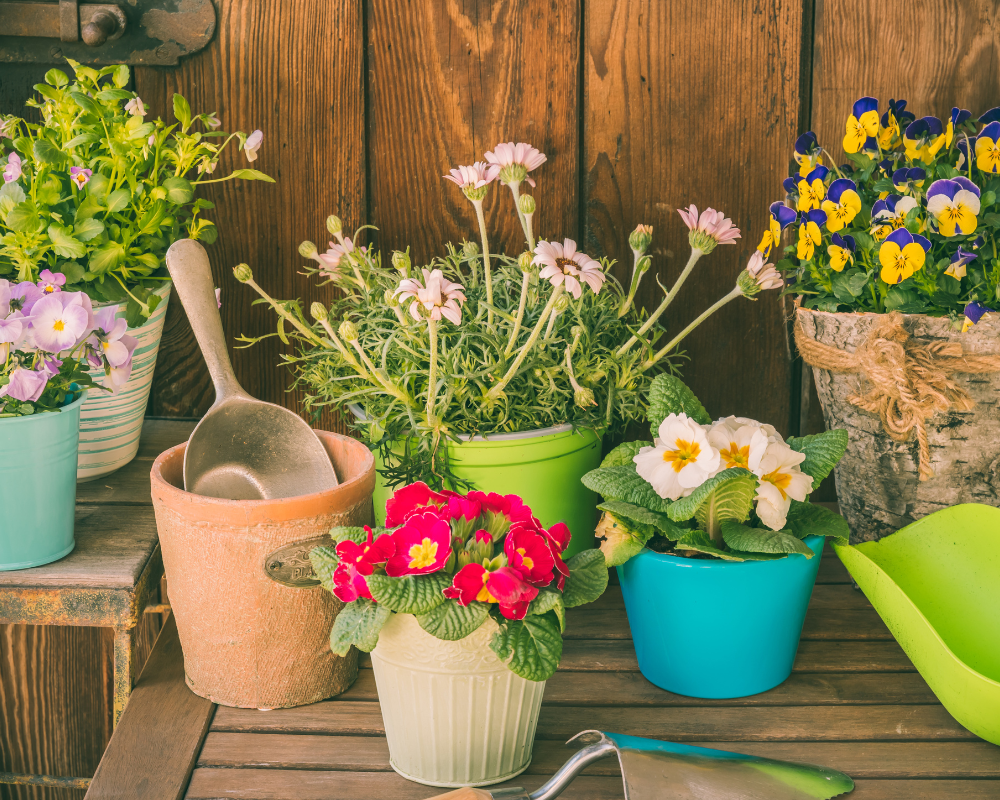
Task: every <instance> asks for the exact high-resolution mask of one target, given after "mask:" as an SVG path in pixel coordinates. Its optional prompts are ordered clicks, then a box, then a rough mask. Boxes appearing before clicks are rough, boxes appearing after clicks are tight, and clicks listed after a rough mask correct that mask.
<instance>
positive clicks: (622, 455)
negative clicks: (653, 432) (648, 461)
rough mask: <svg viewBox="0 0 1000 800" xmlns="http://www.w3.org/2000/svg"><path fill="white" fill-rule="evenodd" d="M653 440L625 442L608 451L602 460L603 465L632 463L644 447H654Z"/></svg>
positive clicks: (611, 465) (615, 465) (614, 465)
mask: <svg viewBox="0 0 1000 800" xmlns="http://www.w3.org/2000/svg"><path fill="white" fill-rule="evenodd" d="M652 446H653V443H652V442H624V443H623V444H620V445H618V447H616V448H615V449H614V450H612V451H611V452H610V453H608V454H607V455H606V456H605V457H604V460H603V461H602V462H601V466H602V467H621V466H627V465H629V464H631V463H632V459H633V457H635V456H636V455H638V453H639V451H640V450H641V449H642V448H643V447H652Z"/></svg>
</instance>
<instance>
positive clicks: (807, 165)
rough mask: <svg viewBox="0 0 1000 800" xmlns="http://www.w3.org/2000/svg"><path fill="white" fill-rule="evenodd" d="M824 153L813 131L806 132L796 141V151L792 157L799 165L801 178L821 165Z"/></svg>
mask: <svg viewBox="0 0 1000 800" xmlns="http://www.w3.org/2000/svg"><path fill="white" fill-rule="evenodd" d="M822 152H823V148H821V147H820V146H819V142H818V141H817V140H816V134H815V133H813V132H812V131H806V132H805V133H803V134H802V135H801V136H799V138H798V139H796V140H795V150H794V152H793V153H792V157H793V158H794V159H795V163H796V164H798V165H799V176H800V177H803V178H804V177H805V176H806V175H808V174H809V173H810V172H811V171H812V170H813V168H814V167H816V166H817V165H818V164H819V163H820V156H821V155H822Z"/></svg>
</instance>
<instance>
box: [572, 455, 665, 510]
mask: <svg viewBox="0 0 1000 800" xmlns="http://www.w3.org/2000/svg"><path fill="white" fill-rule="evenodd" d="M583 485H584V486H586V487H587V488H588V489H590V490H591V491H594V492H597V493H598V494H599V495H601V496H602V497H603V498H604V499H605V500H624V501H625V502H626V503H632V504H633V505H637V506H642V507H643V508H648V509H650V510H652V511H659V512H665V511H666V510H667V509H668V508H669V507H670V504H671V503H670V501H669V500H664V499H663V498H662V497H660V496H659V495H658V494H657V493H656V490H654V489H653V487H652V486H651V485H650V484H649V482H648V481H646V480H645V479H644V478H641V477H639V473H637V472H636V471H635V465H634V464H629V465H627V466H626V465H622V466H618V467H600V468H598V469H594V470H591V471H590V472H588V473H587V474H586V475H584V476H583Z"/></svg>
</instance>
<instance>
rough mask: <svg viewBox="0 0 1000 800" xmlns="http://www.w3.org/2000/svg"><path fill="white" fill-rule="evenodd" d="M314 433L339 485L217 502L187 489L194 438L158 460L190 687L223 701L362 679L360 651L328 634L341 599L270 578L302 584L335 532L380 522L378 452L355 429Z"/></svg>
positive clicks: (322, 692) (158, 495) (268, 702)
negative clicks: (338, 648)
mask: <svg viewBox="0 0 1000 800" xmlns="http://www.w3.org/2000/svg"><path fill="white" fill-rule="evenodd" d="M317 433H318V434H319V436H320V438H321V439H322V441H323V444H324V446H325V447H326V450H327V452H328V453H329V454H330V458H331V460H332V461H333V466H334V469H335V470H336V472H337V476H338V477H339V479H340V481H341V483H340V485H339V486H337V487H336V488H334V489H330V490H328V491H324V492H317V493H316V494H311V495H303V496H302V497H290V498H284V499H280V500H220V499H217V498H214V497H203V496H201V495H196V494H191V493H189V492H185V491H184V490H183V489H182V488H181V487H182V486H183V485H184V482H183V465H184V450H185V447H186V444H181V445H178V446H177V447H174V448H171V449H170V450H167V451H166V452H165V453H162V454H161V455H160V456H159V458H157V459H156V461H155V462H154V463H153V470H152V474H151V481H152V494H153V508H154V510H155V512H156V527H157V530H158V532H159V536H160V547H161V548H162V550H163V566H164V570H165V571H166V575H167V582H168V585H169V587H170V604H171V607H172V609H173V614H174V616H175V618H176V620H177V632H178V634H179V636H180V640H181V648H182V649H183V651H184V671H185V675H186V679H187V684H188V686H189V687H190V688H191V690H192V691H193V692H194V693H195V694H198V695H201V696H202V697H207V698H208V699H210V700H211V701H212V702H214V703H220V704H222V705H227V706H236V707H239V708H282V707H288V706H297V705H303V704H306V703H314V702H316V701H318V700H323V699H324V698H327V697H332V696H333V695H336V694H339V693H341V692H343V691H344V690H345V689H347V688H348V687H349V686H350V685H351V684H352V683H353V682H354V679H355V677H356V676H357V652H356V651H352V652H351V653H350V654H349V655H348V656H346V657H344V658H340V657H338V656H335V655H334V654H333V653H332V652H330V643H329V631H330V629H331V627H332V626H333V622H334V620H335V619H336V616H337V613H338V612H339V611H340V609H341V608H342V607H343V604H342V603H340V602H338V601H337V600H336V599H335V598H334V597H333V595H331V594H330V593H329V592H327V591H326V590H324V589H322V588H321V587H320V586H319V585H318V582H315V583H314V584H313V585H311V586H309V587H308V588H297V587H296V586H295V585H285V584H283V583H279V582H278V581H277V580H275V579H274V578H272V575H277V576H279V577H281V578H282V580H287V582H288V583H291V584H298V586H300V587H301V586H302V584H303V583H308V578H309V576H311V568H310V567H309V566H308V552H309V550H311V549H312V547H314V546H316V545H318V544H322V543H323V541H322V540H325V541H326V543H329V538H328V536H327V534H328V533H329V531H330V529H331V528H333V527H336V526H340V525H366V524H371V521H372V505H371V497H372V490H373V489H374V488H375V465H374V459H373V458H372V454H371V452H370V451H369V450H368V448H367V447H365V446H364V445H363V444H361V443H360V442H357V441H355V440H354V439H350V438H348V437H346V436H341V435H339V434H336V433H327V432H326V431H317ZM318 539H319V540H318ZM299 543H300V544H299ZM297 544H299V546H298V547H295V546H293V547H289V546H290V545H297ZM282 548H284V550H283V553H284V555H277V554H276V551H278V550H280V549H282ZM282 561H284V562H285V563H282ZM269 573H270V574H269ZM303 576H305V577H306V581H303V580H301V579H302V577H303Z"/></svg>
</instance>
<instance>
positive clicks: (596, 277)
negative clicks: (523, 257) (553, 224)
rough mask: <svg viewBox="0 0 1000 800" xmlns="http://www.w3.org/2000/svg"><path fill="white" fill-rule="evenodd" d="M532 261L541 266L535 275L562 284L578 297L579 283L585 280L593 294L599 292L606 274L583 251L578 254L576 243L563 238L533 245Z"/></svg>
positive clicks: (554, 283)
mask: <svg viewBox="0 0 1000 800" xmlns="http://www.w3.org/2000/svg"><path fill="white" fill-rule="evenodd" d="M531 263H532V264H537V265H539V266H540V267H542V269H541V271H540V272H539V273H538V277H539V278H542V279H544V280H547V281H549V282H550V283H551V284H552V285H553V286H559V285H560V284H563V285H564V286H565V287H566V291H567V292H569V293H570V294H571V295H573V297H575V298H576V299H577V300H579V299H580V295H581V294H582V293H583V287H582V286H581V285H580V282H581V281H583V282H584V283H586V284H587V285H588V286H589V287H590V288H591V290H593V292H594V294H599V293H600V291H601V286H603V285H604V281H605V277H606V276H605V275H604V271H603V270H602V269H601V264H600V262H598V261H595V260H594V259H592V258H591V257H590V256H588V255H587V254H586V253H579V252H577V249H576V242H574V241H573V240H572V239H563V243H562V244H559V242H539V243H538V245H537V246H536V247H535V257H534V258H533V259H532V260H531Z"/></svg>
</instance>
